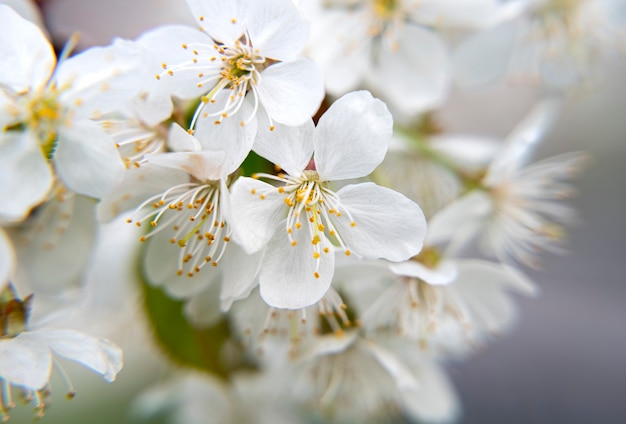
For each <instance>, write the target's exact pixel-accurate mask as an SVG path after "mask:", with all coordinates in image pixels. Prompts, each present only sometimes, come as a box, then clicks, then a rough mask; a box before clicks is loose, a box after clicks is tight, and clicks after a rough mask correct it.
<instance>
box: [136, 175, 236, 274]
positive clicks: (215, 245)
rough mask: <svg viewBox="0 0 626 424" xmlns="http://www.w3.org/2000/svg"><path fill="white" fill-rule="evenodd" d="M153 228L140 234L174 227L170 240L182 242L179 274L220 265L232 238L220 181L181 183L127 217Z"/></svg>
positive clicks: (143, 239) (151, 199)
mask: <svg viewBox="0 0 626 424" xmlns="http://www.w3.org/2000/svg"><path fill="white" fill-rule="evenodd" d="M147 221H149V222H150V225H151V227H152V228H153V229H152V230H151V231H150V232H149V233H148V234H146V235H145V236H142V237H141V238H140V240H141V241H146V240H147V239H148V238H150V237H153V236H154V235H156V234H158V233H159V232H161V231H170V232H171V233H172V236H171V238H170V243H172V244H178V246H180V248H181V250H180V253H179V256H178V266H179V268H178V272H177V274H178V275H183V274H187V276H189V277H193V276H194V275H195V274H197V273H198V272H200V270H201V269H202V268H203V267H204V266H205V265H207V264H209V263H210V264H211V265H212V266H217V264H218V261H219V260H220V259H221V257H222V255H223V254H224V251H225V249H226V245H227V243H228V242H229V241H230V233H231V229H230V227H229V225H228V223H227V222H226V221H225V220H224V217H223V215H222V210H221V205H220V187H219V183H217V182H207V183H197V182H191V183H186V184H180V185H177V186H175V187H172V188H170V189H169V190H167V191H165V192H163V193H162V194H158V195H156V196H153V197H151V198H149V199H148V200H146V201H145V202H144V203H142V204H141V205H140V206H139V207H138V208H137V209H136V212H135V214H133V216H132V217H131V218H129V219H128V220H127V222H128V223H132V222H135V225H137V226H138V227H140V226H141V225H142V224H143V223H144V222H147Z"/></svg>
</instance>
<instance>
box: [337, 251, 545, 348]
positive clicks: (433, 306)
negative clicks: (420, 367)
mask: <svg viewBox="0 0 626 424" xmlns="http://www.w3.org/2000/svg"><path fill="white" fill-rule="evenodd" d="M342 266H343V268H345V269H342V270H338V274H339V275H340V277H339V276H338V277H337V278H338V279H339V278H341V281H338V283H340V284H338V286H339V287H341V288H342V289H343V290H344V291H345V293H346V295H347V296H348V298H349V299H350V300H351V301H352V303H353V306H354V307H355V308H356V309H357V310H358V311H359V313H360V315H361V318H360V322H361V323H362V327H363V328H364V329H365V331H366V334H368V335H373V336H375V335H376V334H383V335H384V334H388V335H393V336H394V337H398V338H400V339H402V338H404V339H406V340H411V341H416V342H418V344H419V347H420V349H421V350H422V351H423V352H424V353H426V352H427V353H429V354H430V355H431V356H432V357H433V358H449V357H458V356H460V355H464V354H467V353H471V352H472V351H473V350H475V349H476V348H477V347H482V346H483V345H484V343H485V342H486V341H487V340H488V339H489V338H490V337H491V336H493V335H502V334H504V333H505V332H506V331H507V330H508V329H509V328H510V327H511V325H512V324H513V323H514V321H515V318H516V308H515V305H514V304H513V302H512V299H511V297H510V295H509V292H516V293H520V294H524V295H534V294H536V291H537V290H536V288H535V286H534V284H533V283H532V282H531V281H530V280H529V279H528V278H527V277H525V276H524V275H523V274H522V273H521V272H519V271H517V270H516V269H514V268H512V267H509V266H506V265H502V264H498V263H493V262H488V261H482V260H477V259H454V258H445V257H441V254H440V253H439V252H438V251H437V250H435V249H432V248H425V249H424V250H423V251H422V252H421V253H420V255H418V256H417V257H415V258H413V259H411V260H409V261H405V262H400V263H392V264H380V263H368V262H365V261H345V263H344V264H342ZM357 267H362V268H364V269H362V270H360V271H359V270H356V268H357Z"/></svg>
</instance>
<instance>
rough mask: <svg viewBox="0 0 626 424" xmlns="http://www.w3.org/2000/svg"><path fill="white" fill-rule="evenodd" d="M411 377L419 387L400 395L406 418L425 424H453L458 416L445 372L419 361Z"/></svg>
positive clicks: (431, 364) (457, 404)
mask: <svg viewBox="0 0 626 424" xmlns="http://www.w3.org/2000/svg"><path fill="white" fill-rule="evenodd" d="M412 368H416V369H415V371H414V372H415V374H416V375H417V377H418V378H419V381H420V383H421V386H420V388H419V390H417V391H402V392H401V397H402V401H403V403H404V408H405V409H406V411H407V412H408V414H409V415H410V416H411V417H412V418H414V419H416V420H418V421H419V422H425V423H450V422H456V420H457V418H458V416H459V414H460V405H459V400H458V397H457V395H456V392H455V390H454V387H453V385H452V383H451V382H450V380H449V378H448V376H447V375H446V373H445V370H444V369H443V368H442V367H441V366H440V365H438V364H437V363H435V362H427V361H425V360H422V361H419V365H418V366H417V367H412Z"/></svg>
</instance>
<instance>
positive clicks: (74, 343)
mask: <svg viewBox="0 0 626 424" xmlns="http://www.w3.org/2000/svg"><path fill="white" fill-rule="evenodd" d="M31 300H32V296H29V297H28V298H26V299H24V300H21V299H19V298H17V296H16V294H15V291H14V289H13V287H12V286H11V285H5V286H4V287H3V289H2V291H0V323H2V327H1V331H0V357H2V361H0V384H1V385H2V398H1V399H0V416H1V417H0V418H2V419H4V420H6V419H8V409H11V408H13V407H14V406H15V404H14V402H13V397H12V391H11V388H12V387H17V388H20V389H22V390H23V391H24V392H25V393H26V396H27V398H28V399H30V400H32V402H33V404H34V406H35V411H37V414H38V415H39V416H41V415H43V412H44V408H45V400H46V396H47V395H48V393H49V388H48V383H49V381H50V374H51V372H52V368H53V365H54V367H56V368H57V369H58V370H59V373H60V374H61V376H62V377H63V378H64V379H65V380H66V384H67V385H68V387H67V388H68V396H70V397H73V396H74V389H73V387H72V385H71V382H69V380H68V379H67V375H66V373H65V371H64V370H63V368H61V367H60V365H58V363H57V362H56V360H55V359H54V356H56V355H58V356H60V357H62V358H66V359H69V360H72V361H76V362H78V363H80V364H82V365H84V366H85V367H87V368H90V369H91V370H93V371H94V372H96V373H98V374H100V375H102V377H103V378H104V379H105V380H106V381H109V382H110V381H113V380H115V377H116V376H117V374H118V373H119V372H120V370H121V369H122V351H121V350H120V348H119V347H117V346H116V345H114V344H113V343H111V342H110V341H108V340H106V339H99V338H95V337H92V336H90V335H87V334H84V333H81V332H78V331H75V330H65V329H52V328H36V327H37V325H36V323H35V324H34V325H33V327H34V328H33V329H31V328H29V327H30V325H28V320H29V315H30V302H31Z"/></svg>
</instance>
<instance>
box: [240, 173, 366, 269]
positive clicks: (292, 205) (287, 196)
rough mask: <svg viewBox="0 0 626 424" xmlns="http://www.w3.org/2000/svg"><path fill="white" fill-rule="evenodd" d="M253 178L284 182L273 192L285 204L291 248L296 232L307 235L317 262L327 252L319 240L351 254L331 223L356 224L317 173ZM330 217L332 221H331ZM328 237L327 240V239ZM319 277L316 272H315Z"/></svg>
mask: <svg viewBox="0 0 626 424" xmlns="http://www.w3.org/2000/svg"><path fill="white" fill-rule="evenodd" d="M253 177H254V178H267V179H273V180H277V181H280V182H282V183H284V185H283V186H280V187H278V188H277V189H276V190H278V192H279V193H280V194H282V195H283V196H284V202H285V204H286V205H287V206H288V207H289V211H288V213H287V220H286V224H285V231H286V232H287V237H288V238H289V242H290V243H291V245H292V246H296V245H297V244H298V242H297V240H296V238H295V237H294V232H295V231H303V228H305V230H306V231H307V232H308V234H309V236H310V239H311V244H312V245H313V258H314V259H315V260H316V262H317V268H319V261H320V258H321V256H322V254H328V253H330V249H329V247H327V246H324V247H322V244H323V243H321V242H322V240H323V239H325V238H330V240H331V241H332V242H333V244H338V245H339V246H340V247H341V248H342V249H343V250H344V252H345V254H346V255H347V256H350V255H351V251H350V249H348V247H347V246H346V244H345V243H344V241H343V239H342V237H341V235H340V234H339V231H338V230H337V228H336V226H335V225H334V224H333V220H335V222H336V221H337V220H339V219H348V220H349V221H350V226H351V227H356V225H357V224H356V222H354V220H353V219H352V216H351V215H350V212H348V211H347V210H346V209H345V208H344V207H343V205H342V204H341V201H340V199H339V197H337V195H336V194H335V193H334V192H333V191H332V190H330V189H329V188H328V187H326V184H325V182H323V181H320V179H319V175H318V173H317V171H314V170H305V171H304V172H303V174H302V176H300V177H293V176H291V175H284V174H279V175H277V176H276V175H270V174H256V175H254V176H253ZM251 194H252V195H257V192H256V190H252V192H251ZM259 198H261V199H262V200H263V199H265V195H264V194H259ZM331 217H332V218H331ZM326 235H328V237H326ZM314 275H315V277H316V278H319V274H318V273H317V271H316V272H315V273H314Z"/></svg>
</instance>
